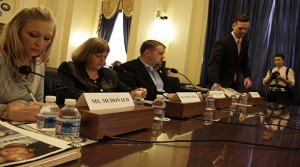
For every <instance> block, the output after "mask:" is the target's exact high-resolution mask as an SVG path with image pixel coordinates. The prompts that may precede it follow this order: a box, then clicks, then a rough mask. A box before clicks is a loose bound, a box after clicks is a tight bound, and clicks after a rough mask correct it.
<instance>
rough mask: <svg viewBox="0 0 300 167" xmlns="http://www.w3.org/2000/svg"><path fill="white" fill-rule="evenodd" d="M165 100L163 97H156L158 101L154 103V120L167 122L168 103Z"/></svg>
mask: <svg viewBox="0 0 300 167" xmlns="http://www.w3.org/2000/svg"><path fill="white" fill-rule="evenodd" d="M163 98H164V97H163V95H156V99H155V100H154V101H153V103H152V107H153V108H154V120H157V121H164V120H165V113H166V103H165V102H164V100H163Z"/></svg>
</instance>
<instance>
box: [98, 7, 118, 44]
mask: <svg viewBox="0 0 300 167" xmlns="http://www.w3.org/2000/svg"><path fill="white" fill-rule="evenodd" d="M117 18H118V12H117V13H116V14H115V16H114V17H113V18H111V19H109V20H108V19H106V18H105V17H104V16H102V17H100V19H102V21H101V25H100V28H99V34H98V36H99V37H100V38H102V39H104V40H106V41H107V42H109V40H110V37H111V34H112V32H113V30H114V26H115V22H116V20H117Z"/></svg>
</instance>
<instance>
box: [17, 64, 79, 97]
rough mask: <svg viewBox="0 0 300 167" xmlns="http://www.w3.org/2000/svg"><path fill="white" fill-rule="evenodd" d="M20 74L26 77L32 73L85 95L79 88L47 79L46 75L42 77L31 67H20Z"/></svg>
mask: <svg viewBox="0 0 300 167" xmlns="http://www.w3.org/2000/svg"><path fill="white" fill-rule="evenodd" d="M19 72H20V73H21V74H24V75H28V74H30V73H32V74H35V75H38V76H40V77H43V78H45V79H48V80H50V81H53V82H55V83H59V84H62V85H64V86H66V87H68V88H71V89H74V90H76V91H78V92H82V93H84V91H82V90H80V89H77V88H75V87H73V86H70V85H67V84H65V83H63V82H60V81H57V80H55V79H52V78H50V77H46V76H44V75H42V74H39V73H36V72H33V71H32V69H31V67H29V66H25V65H23V66H20V67H19Z"/></svg>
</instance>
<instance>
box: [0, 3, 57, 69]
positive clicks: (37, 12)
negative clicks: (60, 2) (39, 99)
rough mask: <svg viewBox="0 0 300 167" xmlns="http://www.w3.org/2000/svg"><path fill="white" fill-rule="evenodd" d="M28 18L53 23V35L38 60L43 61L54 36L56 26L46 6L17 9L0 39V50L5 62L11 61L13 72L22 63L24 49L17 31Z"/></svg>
mask: <svg viewBox="0 0 300 167" xmlns="http://www.w3.org/2000/svg"><path fill="white" fill-rule="evenodd" d="M30 20H41V21H46V22H51V23H53V35H52V39H51V42H50V44H49V45H48V47H47V48H46V50H45V51H44V52H42V53H41V54H40V55H39V57H40V61H41V62H44V61H45V60H46V59H47V58H48V57H49V54H50V49H51V46H52V43H53V39H54V37H55V32H56V26H55V19H54V16H53V15H52V12H51V11H50V9H48V8H44V7H33V8H24V9H22V10H21V11H19V12H18V13H17V14H16V15H15V16H14V17H13V18H12V19H11V20H10V21H9V22H8V24H7V25H6V26H5V28H4V32H3V34H2V35H1V39H0V51H1V53H2V54H3V56H4V58H5V59H6V61H7V62H11V63H12V66H13V68H14V73H15V74H17V73H18V68H19V67H20V66H21V65H23V64H22V61H23V59H24V55H25V50H24V47H23V45H22V42H21V40H20V37H19V32H20V31H21V29H22V28H23V27H24V26H25V25H26V23H27V22H28V21H30Z"/></svg>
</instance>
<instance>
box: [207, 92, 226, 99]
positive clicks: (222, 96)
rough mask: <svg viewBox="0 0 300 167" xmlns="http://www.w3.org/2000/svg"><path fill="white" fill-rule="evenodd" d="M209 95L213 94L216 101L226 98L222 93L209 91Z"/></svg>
mask: <svg viewBox="0 0 300 167" xmlns="http://www.w3.org/2000/svg"><path fill="white" fill-rule="evenodd" d="M209 94H212V95H213V98H214V99H223V98H225V94H224V92H222V91H209Z"/></svg>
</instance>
